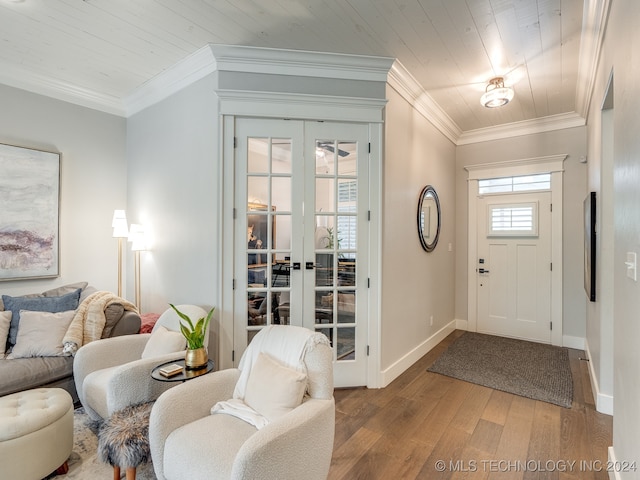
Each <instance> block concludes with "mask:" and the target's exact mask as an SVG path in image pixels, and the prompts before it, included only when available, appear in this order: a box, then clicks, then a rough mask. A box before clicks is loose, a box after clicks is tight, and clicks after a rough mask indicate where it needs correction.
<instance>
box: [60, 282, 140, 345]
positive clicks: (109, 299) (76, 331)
mask: <svg viewBox="0 0 640 480" xmlns="http://www.w3.org/2000/svg"><path fill="white" fill-rule="evenodd" d="M114 303H119V304H120V305H122V306H123V307H124V309H125V310H129V311H133V312H137V311H138V309H137V308H136V306H135V305H134V304H133V303H131V302H129V301H127V300H125V299H124V298H121V297H119V296H117V295H115V294H113V293H111V292H107V291H99V292H95V293H92V294H91V295H89V296H88V297H87V298H86V299H85V300H84V302H82V303H81V304H80V306H79V307H78V310H76V314H75V316H74V317H73V320H71V324H70V325H69V328H68V329H67V333H66V334H65V336H64V339H63V340H62V344H63V345H64V349H63V352H64V353H66V354H71V355H75V353H76V351H77V350H78V348H80V347H81V346H82V345H84V344H86V343H89V342H93V341H94V340H99V339H100V338H101V337H102V331H103V330H104V326H105V323H106V321H107V318H106V316H105V313H104V311H105V309H106V308H107V307H108V306H109V305H112V304H114Z"/></svg>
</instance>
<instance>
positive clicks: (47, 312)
mask: <svg viewBox="0 0 640 480" xmlns="http://www.w3.org/2000/svg"><path fill="white" fill-rule="evenodd" d="M101 293H103V292H98V291H97V290H96V289H95V288H94V287H92V286H89V285H88V284H87V283H86V282H78V283H73V284H69V285H65V286H62V287H58V288H54V289H51V290H47V291H45V292H42V293H37V294H30V295H23V296H20V297H11V296H8V295H2V296H1V297H0V299H1V301H0V396H4V395H9V394H11V393H15V392H19V391H23V390H28V389H32V388H37V387H59V388H63V389H64V390H66V391H67V392H69V394H71V397H72V398H73V401H74V403H76V404H77V403H78V402H79V399H78V394H77V392H76V388H75V382H74V379H73V361H74V357H73V355H72V353H71V352H65V351H64V350H65V349H66V344H64V343H63V340H64V339H65V338H66V335H67V332H68V330H70V328H69V327H70V324H71V323H73V322H74V321H75V320H76V318H77V317H78V315H77V313H78V312H80V311H85V310H86V307H87V304H88V303H90V302H91V301H92V300H91V299H92V298H96V296H100V294H101ZM119 300H121V301H118V300H117V297H116V299H115V300H114V299H112V300H111V301H110V302H108V305H106V306H105V308H104V310H103V313H104V326H102V325H101V328H100V330H101V332H99V337H98V338H108V337H116V336H120V335H131V334H137V333H138V332H139V331H140V323H141V322H140V316H139V314H138V312H137V311H136V309H135V307H134V306H133V305H131V304H130V303H129V302H127V301H126V300H124V299H119ZM16 312H18V315H16ZM16 317H18V319H17V321H16ZM4 338H6V341H5V340H4ZM72 351H73V350H72ZM73 353H75V352H73Z"/></svg>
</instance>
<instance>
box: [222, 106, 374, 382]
mask: <svg viewBox="0 0 640 480" xmlns="http://www.w3.org/2000/svg"><path fill="white" fill-rule="evenodd" d="M237 118H240V117H236V116H235V115H231V114H227V115H222V121H221V132H220V138H221V139H222V142H221V157H222V159H223V162H222V178H223V182H222V185H221V190H222V191H221V192H220V197H221V198H222V202H221V205H222V206H221V209H222V211H221V214H220V218H221V219H222V222H223V229H222V230H223V233H222V239H221V246H222V248H221V250H222V252H221V253H220V255H219V258H220V265H221V269H220V285H222V292H221V295H220V298H221V304H220V306H219V312H220V313H219V321H220V324H219V339H218V342H217V344H218V345H219V349H220V354H219V359H220V360H219V363H220V365H219V367H218V368H219V369H226V368H233V367H237V365H238V362H239V361H240V358H239V355H237V356H235V355H234V352H233V350H234V345H233V343H234V329H235V322H234V318H235V314H236V312H235V311H234V308H235V307H234V281H235V280H234V254H233V252H234V245H235V244H236V238H235V228H234V220H235V218H234V215H235V213H234V205H235V201H234V195H235V191H234V190H235V188H234V187H235V184H236V170H235V149H234V137H235V124H236V119H237ZM242 118H247V117H245V116H243V117H242ZM251 118H265V119H267V118H274V116H268V117H267V116H265V117H251ZM354 120H356V121H357V120H358V119H354ZM359 123H367V122H359ZM368 128H369V140H370V149H371V150H370V153H369V162H370V163H369V181H368V185H367V191H368V192H369V196H370V197H369V206H370V220H369V232H370V235H369V254H368V258H367V259H366V261H367V262H368V265H369V281H370V283H369V288H368V295H367V297H368V298H367V310H368V318H367V321H368V326H367V328H366V331H367V345H368V356H367V360H366V361H367V369H366V372H367V373H366V386H367V387H368V388H379V387H380V386H382V375H381V369H380V328H381V327H380V323H381V322H380V298H381V295H380V291H379V290H380V280H379V279H380V269H381V264H382V262H381V253H380V245H381V236H382V232H381V223H380V210H381V207H382V199H381V195H380V193H379V192H380V189H381V178H382V175H381V172H382V161H381V158H382V123H379V122H369V123H368Z"/></svg>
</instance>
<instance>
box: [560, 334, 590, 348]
mask: <svg viewBox="0 0 640 480" xmlns="http://www.w3.org/2000/svg"><path fill="white" fill-rule="evenodd" d="M584 345H585V339H584V337H572V336H570V335H563V336H562V346H563V347H567V348H575V349H576V350H584Z"/></svg>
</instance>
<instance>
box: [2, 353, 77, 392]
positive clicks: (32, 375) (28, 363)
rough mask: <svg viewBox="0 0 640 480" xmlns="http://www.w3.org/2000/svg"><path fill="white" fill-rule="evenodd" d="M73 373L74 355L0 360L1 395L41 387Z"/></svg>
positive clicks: (68, 376) (69, 376)
mask: <svg viewBox="0 0 640 480" xmlns="http://www.w3.org/2000/svg"><path fill="white" fill-rule="evenodd" d="M72 375H73V357H32V358H21V359H19V360H9V359H2V360H0V379H2V381H0V396H2V395H8V394H10V393H15V392H20V391H22V390H27V389H29V388H36V387H41V386H43V385H47V384H50V383H53V382H56V381H58V380H61V379H64V378H71V376H72Z"/></svg>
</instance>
